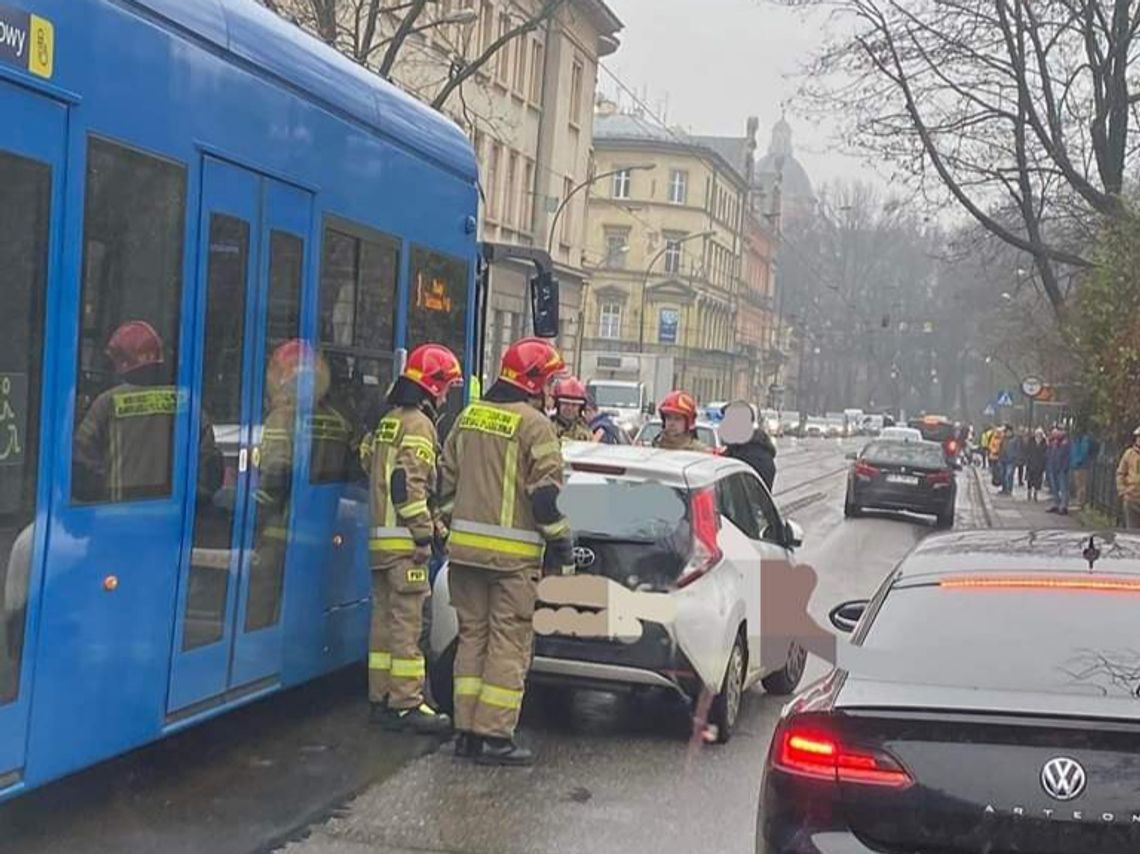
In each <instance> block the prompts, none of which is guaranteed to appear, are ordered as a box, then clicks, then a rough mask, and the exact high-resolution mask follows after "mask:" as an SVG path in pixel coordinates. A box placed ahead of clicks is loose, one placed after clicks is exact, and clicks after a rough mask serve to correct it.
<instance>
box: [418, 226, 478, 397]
mask: <svg viewBox="0 0 1140 854" xmlns="http://www.w3.org/2000/svg"><path fill="white" fill-rule="evenodd" d="M408 291H409V292H408V335H407V342H408V344H407V346H408V349H411V348H412V347H415V346H417V345H419V344H423V343H425V342H428V341H431V342H434V343H436V344H443V345H445V346H447V347H450V348H451V351H452V352H453V353H455V355H457V356H458V357H459V358H460V359H461V360H462V359H463V355H464V352H465V350H466V345H467V264H466V263H465V262H464V261H462V260H460V259H458V258H452V257H449V256H447V255H441V254H439V253H437V252H432V251H431V250H430V249H425V248H423V247H421V246H414V247H412V276H411V279H410V281H409V283H408ZM462 405H463V395H462V394H460V393H459V392H458V391H453V392H452V394H451V396H450V397H449V398H448V401H447V410H448V411H449V412H452V413H454V412H455V411H458V409H459V408H460V407H461V406H462Z"/></svg>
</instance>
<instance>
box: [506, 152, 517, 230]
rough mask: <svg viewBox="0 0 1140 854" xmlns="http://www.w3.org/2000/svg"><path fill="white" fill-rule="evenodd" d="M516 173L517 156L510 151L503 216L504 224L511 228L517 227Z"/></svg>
mask: <svg viewBox="0 0 1140 854" xmlns="http://www.w3.org/2000/svg"><path fill="white" fill-rule="evenodd" d="M518 172H519V156H518V155H517V154H516V153H515V152H513V151H512V152H511V156H510V158H509V159H508V160H507V190H506V195H505V198H506V212H505V213H504V214H503V220H504V222H506V224H507V225H512V226H513V225H518V221H517V219H516V214H517V213H518V201H519V185H518V180H519V179H518Z"/></svg>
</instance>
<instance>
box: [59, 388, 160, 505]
mask: <svg viewBox="0 0 1140 854" xmlns="http://www.w3.org/2000/svg"><path fill="white" fill-rule="evenodd" d="M178 401H179V396H178V391H177V390H176V389H174V388H172V387H170V386H141V385H134V384H132V383H122V384H120V385H117V386H115V387H114V388H112V389H110V390H109V391H105V392H103V394H101V395H99V396H98V397H97V398H95V400H94V401H93V402H92V404H91V408H90V409H89V410H87V414H86V415H85V416H84V417H83V420H82V421H81V422H80V424H79V426H78V427H77V428H76V431H75V469H76V473H75V478H76V485H77V494H79V495H80V496H81V497H82V498H83V499H84V500H88V501H130V500H134V499H140V498H157V497H161V496H165V495H168V494H169V493H170V488H171V479H170V477H171V475H170V473H171V455H170V454H171V446H172V443H173V432H174V416H175V413H176V412H177V410H178Z"/></svg>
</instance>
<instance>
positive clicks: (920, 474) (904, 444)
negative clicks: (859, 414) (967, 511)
mask: <svg viewBox="0 0 1140 854" xmlns="http://www.w3.org/2000/svg"><path fill="white" fill-rule="evenodd" d="M848 459H850V460H851V461H852V464H851V470H850V471H849V472H848V474H847V497H846V500H845V501H844V505H843V515H845V516H847V517H848V518H851V517H853V516H859V515H861V514H862V512H863V511H864V510H865V509H868V508H875V509H877V510H900V511H908V512H911V513H922V514H925V515H930V516H934V517H935V519H937V522H938V526H939V527H940V528H952V527H953V526H954V503H955V501H956V500H957V495H958V486H957V483H956V481H955V477H954V471H955V467H954V464H953V463H951V462H949V461H948V460H947V459H946V457H945V455H944V453H943V451H942V446H941V445H939V444H938V443H937V442H912V441H893V440H892V441H888V440H879V441H875V442H871V443H870V444H868V445H867V446H866V447H864V448H863V450H862V451H861V452H860V453H858V454H850V455H849V456H848Z"/></svg>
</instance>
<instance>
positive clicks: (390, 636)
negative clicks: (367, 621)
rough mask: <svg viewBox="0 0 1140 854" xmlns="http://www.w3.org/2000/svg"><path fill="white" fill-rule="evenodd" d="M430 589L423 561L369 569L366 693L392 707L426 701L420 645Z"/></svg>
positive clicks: (406, 561)
mask: <svg viewBox="0 0 1140 854" xmlns="http://www.w3.org/2000/svg"><path fill="white" fill-rule="evenodd" d="M430 592H431V587H430V585H429V583H428V571H427V567H426V566H416V565H414V564H413V563H412V561H411V559H406V560H401V561H398V562H397V563H396V564H394V565H393V566H391V567H390V568H387V569H373V570H372V631H371V636H370V638H369V643H368V699H369V700H370V701H371V702H373V703H382V702H383V701H384V699H385V698H387V700H388V708H390V709H414V708H416V707H418V706H419V705H420V704H421V703H422V702H423V701H424V675H425V672H426V670H425V667H424V656H423V652H422V650H421V649H420V635H421V631H422V629H423V612H424V601H425V600H426V599H427V597H428V594H429V593H430Z"/></svg>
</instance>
